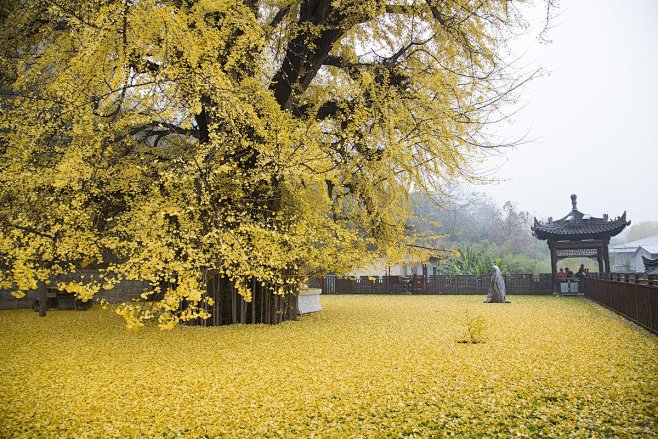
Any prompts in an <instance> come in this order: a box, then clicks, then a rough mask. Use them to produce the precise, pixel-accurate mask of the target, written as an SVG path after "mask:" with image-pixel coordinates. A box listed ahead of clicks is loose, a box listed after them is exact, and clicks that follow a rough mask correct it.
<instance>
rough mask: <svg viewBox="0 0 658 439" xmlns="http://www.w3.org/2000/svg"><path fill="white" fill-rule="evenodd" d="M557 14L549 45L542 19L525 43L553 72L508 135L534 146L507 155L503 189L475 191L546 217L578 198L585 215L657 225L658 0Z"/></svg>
mask: <svg viewBox="0 0 658 439" xmlns="http://www.w3.org/2000/svg"><path fill="white" fill-rule="evenodd" d="M538 7H541V5H538ZM558 12H559V14H560V15H559V16H558V17H557V18H556V19H555V20H554V22H553V25H554V27H553V29H551V30H550V32H549V33H548V38H549V39H551V40H552V43H551V44H540V43H539V42H538V41H537V38H536V37H537V34H538V31H539V25H540V23H539V20H538V21H537V24H538V26H537V30H536V31H533V32H532V33H531V35H530V36H529V38H527V40H521V41H520V42H519V43H518V44H519V49H520V50H521V51H527V52H526V54H525V56H524V57H523V64H528V65H533V64H538V65H541V66H542V67H543V68H544V69H545V70H546V71H547V74H546V75H545V76H544V77H540V78H539V79H536V80H534V81H533V82H532V83H531V84H530V85H528V86H527V87H526V88H525V90H524V91H523V95H522V101H524V102H525V103H526V104H527V105H526V107H525V108H524V109H523V110H522V111H521V112H520V113H519V114H518V115H516V116H515V118H514V119H515V123H514V124H512V125H509V126H506V127H505V128H504V133H505V135H507V136H509V137H520V136H522V135H523V134H524V133H526V132H528V136H527V137H528V139H536V140H534V141H532V142H531V143H529V144H525V145H522V146H518V147H516V148H515V149H513V150H508V152H507V153H505V154H504V156H503V158H502V160H501V162H500V163H501V166H500V167H499V168H498V169H497V170H496V171H494V172H492V173H490V176H493V177H496V178H499V179H504V180H505V181H504V182H502V183H499V184H497V185H484V186H478V187H476V188H475V190H478V191H482V192H486V193H487V194H489V195H491V196H492V197H493V198H494V199H496V200H497V201H499V202H500V203H502V202H504V201H506V200H512V201H515V202H516V203H517V204H518V207H519V208H521V209H523V210H528V211H529V212H530V213H531V214H532V215H535V216H537V217H540V218H546V217H549V216H552V217H554V218H560V217H562V216H564V215H566V214H567V213H568V212H569V210H570V209H571V200H570V198H569V197H570V195H571V194H572V193H575V194H577V195H578V209H579V210H580V211H581V212H585V213H589V214H592V215H595V216H601V215H602V214H603V213H608V214H609V215H610V216H611V217H616V216H618V215H621V214H622V213H623V211H624V210H626V211H627V216H628V219H630V220H631V221H633V222H639V221H646V220H658V140H657V139H658V0H627V1H624V2H619V1H613V0H570V1H568V0H563V1H562V2H561V4H560V8H559V11H558ZM508 130H509V134H508ZM497 164H499V163H498V162H497V161H495V160H492V161H489V162H488V166H490V167H496V165H497Z"/></svg>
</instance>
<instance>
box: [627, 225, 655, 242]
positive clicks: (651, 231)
mask: <svg viewBox="0 0 658 439" xmlns="http://www.w3.org/2000/svg"><path fill="white" fill-rule="evenodd" d="M654 235H658V221H640V222H638V223H634V224H631V226H630V227H629V228H628V231H627V232H626V241H627V242H628V241H637V240H638V239H642V238H648V237H649V236H654Z"/></svg>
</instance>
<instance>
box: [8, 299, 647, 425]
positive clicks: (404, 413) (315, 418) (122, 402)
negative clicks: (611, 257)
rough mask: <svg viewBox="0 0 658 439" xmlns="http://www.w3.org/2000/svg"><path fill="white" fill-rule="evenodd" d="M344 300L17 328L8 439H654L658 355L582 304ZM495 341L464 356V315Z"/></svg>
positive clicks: (69, 319) (607, 315)
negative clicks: (304, 307)
mask: <svg viewBox="0 0 658 439" xmlns="http://www.w3.org/2000/svg"><path fill="white" fill-rule="evenodd" d="M482 299H483V297H474V296H412V297H410V296H328V297H322V298H321V300H322V305H323V308H324V310H323V311H321V312H318V313H315V314H310V315H305V316H303V317H302V318H301V319H300V320H299V321H297V322H284V323H283V324H281V325H277V326H269V325H233V326H226V327H217V328H212V329H202V328H196V327H181V326H179V327H177V328H174V330H172V331H169V332H165V333H162V332H160V331H159V330H158V329H157V326H155V325H153V324H147V325H146V327H143V328H142V329H141V330H140V331H139V332H136V333H132V332H128V331H125V330H123V325H124V323H123V320H122V319H120V318H119V317H117V316H116V315H115V314H114V313H112V312H111V311H110V310H102V309H97V308H94V309H92V310H90V311H86V312H70V311H69V312H62V311H60V312H57V311H52V312H49V314H48V317H47V318H46V319H41V318H38V317H37V316H36V315H35V314H34V313H33V312H32V311H27V310H25V311H2V312H0V388H1V389H2V391H1V392H0V437H3V438H5V437H6V438H13V437H16V438H17V437H29V438H33V437H40V438H49V437H53V438H54V437H57V438H79V437H94V438H96V437H106V438H112V437H117V438H125V437H144V438H151V437H168V438H172V437H189V438H196V437H211V438H215V437H222V438H263V437H279V438H308V437H321V438H345V437H364V438H381V437H395V438H398V437H416V438H435V437H444V436H447V437H510V436H519V437H533V438H534V437H542V438H543V437H576V438H578V437H582V438H590V437H640V438H649V437H655V433H656V431H657V429H658V412H656V407H658V394H657V392H656V389H658V365H657V364H656V357H658V340H657V338H656V336H655V335H652V334H649V333H648V332H646V331H644V330H642V329H640V328H638V327H637V326H635V325H633V324H631V323H629V322H627V321H626V320H624V319H622V318H620V317H618V316H617V315H615V314H613V313H612V312H610V311H608V310H606V309H604V308H602V307H600V306H598V305H596V304H593V303H592V302H588V301H585V300H582V299H576V298H573V299H572V298H553V297H530V296H514V298H513V303H511V304H504V305H502V304H501V305H499V304H483V303H481V302H482ZM466 312H468V315H469V316H475V317H477V318H478V319H481V320H482V321H483V322H484V324H485V325H484V329H483V334H484V336H485V338H486V341H485V342H484V343H475V344H462V343H458V340H459V339H460V337H461V336H462V335H463V332H464V324H465V321H464V316H465V313H466Z"/></svg>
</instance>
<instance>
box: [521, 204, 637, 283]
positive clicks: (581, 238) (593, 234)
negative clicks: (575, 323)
mask: <svg viewBox="0 0 658 439" xmlns="http://www.w3.org/2000/svg"><path fill="white" fill-rule="evenodd" d="M571 205H572V209H571V212H569V213H568V214H567V215H566V216H565V217H564V218H562V219H559V220H556V221H554V220H553V219H552V218H549V219H548V221H547V222H545V223H542V222H540V221H537V218H535V224H534V226H532V227H531V230H532V234H533V235H534V236H535V237H536V238H537V239H541V240H546V242H547V244H548V248H549V249H550V250H551V270H552V271H553V291H556V288H557V284H556V278H557V262H558V261H559V260H560V259H566V258H578V257H586V258H592V259H596V260H597V261H598V263H599V272H601V273H603V272H606V273H608V272H610V257H609V255H608V244H609V243H610V238H611V237H613V236H615V235H618V234H619V233H621V231H622V230H624V228H625V227H626V226H628V225H629V224H630V223H631V222H630V221H626V212H624V213H623V214H622V215H621V216H620V217H617V218H615V219H614V220H612V219H610V218H608V215H607V214H606V215H603V218H595V217H593V216H591V215H587V214H584V213H582V212H580V211H579V210H578V209H577V207H576V195H572V196H571Z"/></svg>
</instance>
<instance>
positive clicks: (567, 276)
mask: <svg viewBox="0 0 658 439" xmlns="http://www.w3.org/2000/svg"><path fill="white" fill-rule="evenodd" d="M588 274H589V268H585V265H584V264H580V268H579V269H578V272H577V273H576V274H574V273H573V271H571V270H570V269H569V267H564V268H562V267H560V271H558V273H557V278H558V280H559V281H560V282H565V281H567V280H574V278H577V279H582V278H583V277H587V275H588Z"/></svg>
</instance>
